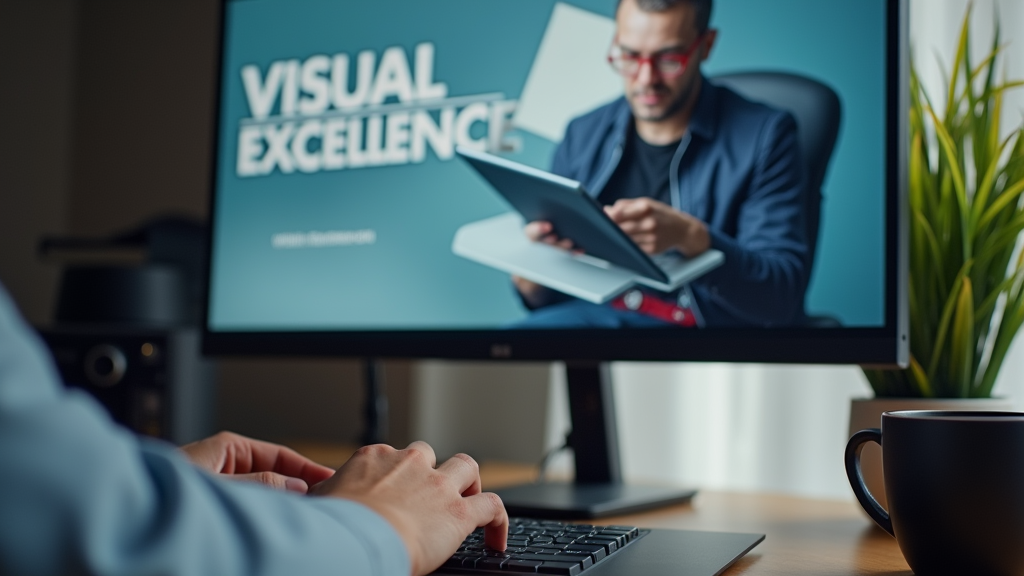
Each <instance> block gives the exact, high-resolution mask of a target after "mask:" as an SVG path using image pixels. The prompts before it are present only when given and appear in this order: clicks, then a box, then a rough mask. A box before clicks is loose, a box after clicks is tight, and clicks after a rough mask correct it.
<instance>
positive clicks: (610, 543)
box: [576, 538, 619, 554]
mask: <svg viewBox="0 0 1024 576" xmlns="http://www.w3.org/2000/svg"><path fill="white" fill-rule="evenodd" d="M576 544H586V545H588V546H601V547H603V548H604V551H605V553H606V554H611V553H612V552H615V551H616V550H618V549H619V545H618V544H616V543H615V541H614V540H590V539H588V538H582V539H580V540H577V541H576Z"/></svg>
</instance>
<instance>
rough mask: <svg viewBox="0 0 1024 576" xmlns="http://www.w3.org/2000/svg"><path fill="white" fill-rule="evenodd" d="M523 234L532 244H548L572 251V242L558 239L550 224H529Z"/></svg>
mask: <svg viewBox="0 0 1024 576" xmlns="http://www.w3.org/2000/svg"><path fill="white" fill-rule="evenodd" d="M523 232H525V233H526V237H527V238H529V239H530V240H531V241H532V242H543V243H545V244H550V245H551V246H555V247H557V248H561V249H562V250H572V249H573V244H572V240H570V239H568V238H559V237H558V235H557V234H555V227H554V225H552V224H551V222H544V221H536V222H530V223H529V224H527V225H526V227H525V228H523Z"/></svg>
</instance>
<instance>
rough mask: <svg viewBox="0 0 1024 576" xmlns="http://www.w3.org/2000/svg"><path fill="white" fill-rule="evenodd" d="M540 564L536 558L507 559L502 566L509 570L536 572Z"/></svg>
mask: <svg viewBox="0 0 1024 576" xmlns="http://www.w3.org/2000/svg"><path fill="white" fill-rule="evenodd" d="M542 564H543V562H538V561H537V560H509V561H508V563H506V564H505V566H504V567H503V568H504V569H505V570H508V571H509V572H536V571H537V568H540V566H541V565H542Z"/></svg>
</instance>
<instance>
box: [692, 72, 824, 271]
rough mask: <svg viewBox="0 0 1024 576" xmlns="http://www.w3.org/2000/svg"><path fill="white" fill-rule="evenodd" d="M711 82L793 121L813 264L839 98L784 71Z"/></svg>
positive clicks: (730, 76)
mask: <svg viewBox="0 0 1024 576" xmlns="http://www.w3.org/2000/svg"><path fill="white" fill-rule="evenodd" d="M711 80H712V82H714V83H715V84H717V85H719V86H725V87H727V88H730V89H732V90H733V91H734V92H736V93H738V94H739V95H740V96H743V97H744V98H747V99H748V100H753V101H755V102H762V103H764V104H767V105H769V106H772V107H774V108H778V109H780V110H785V111H787V112H789V113H791V114H792V115H793V117H794V118H795V119H796V125H797V132H798V135H797V137H798V138H799V140H800V150H801V154H802V155H803V159H804V166H805V167H806V170H807V204H806V207H807V212H806V213H807V239H808V241H809V242H810V248H811V252H810V257H811V264H812V265H813V263H814V256H815V254H816V252H817V247H818V228H819V226H820V222H821V185H822V183H823V182H824V181H825V174H826V172H827V171H828V163H829V160H830V159H831V158H832V151H833V149H834V148H835V144H836V138H837V137H838V136H839V125H840V121H841V119H842V104H841V103H840V101H839V95H838V94H836V92H835V91H834V90H832V89H831V88H829V87H828V86H826V85H825V84H822V83H821V82H818V81H816V80H812V79H810V78H807V77H805V76H799V75H796V74H790V73H787V72H740V73H734V74H724V75H721V76H715V77H713V78H711Z"/></svg>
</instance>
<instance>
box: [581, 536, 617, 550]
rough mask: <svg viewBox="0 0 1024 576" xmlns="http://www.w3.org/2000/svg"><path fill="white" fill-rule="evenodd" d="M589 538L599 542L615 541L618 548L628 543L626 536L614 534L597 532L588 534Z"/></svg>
mask: <svg viewBox="0 0 1024 576" xmlns="http://www.w3.org/2000/svg"><path fill="white" fill-rule="evenodd" d="M587 540H596V541H598V542H615V547H616V548H622V547H623V546H625V545H626V536H625V535H623V536H613V535H611V534H595V535H593V536H588V537H587Z"/></svg>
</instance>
